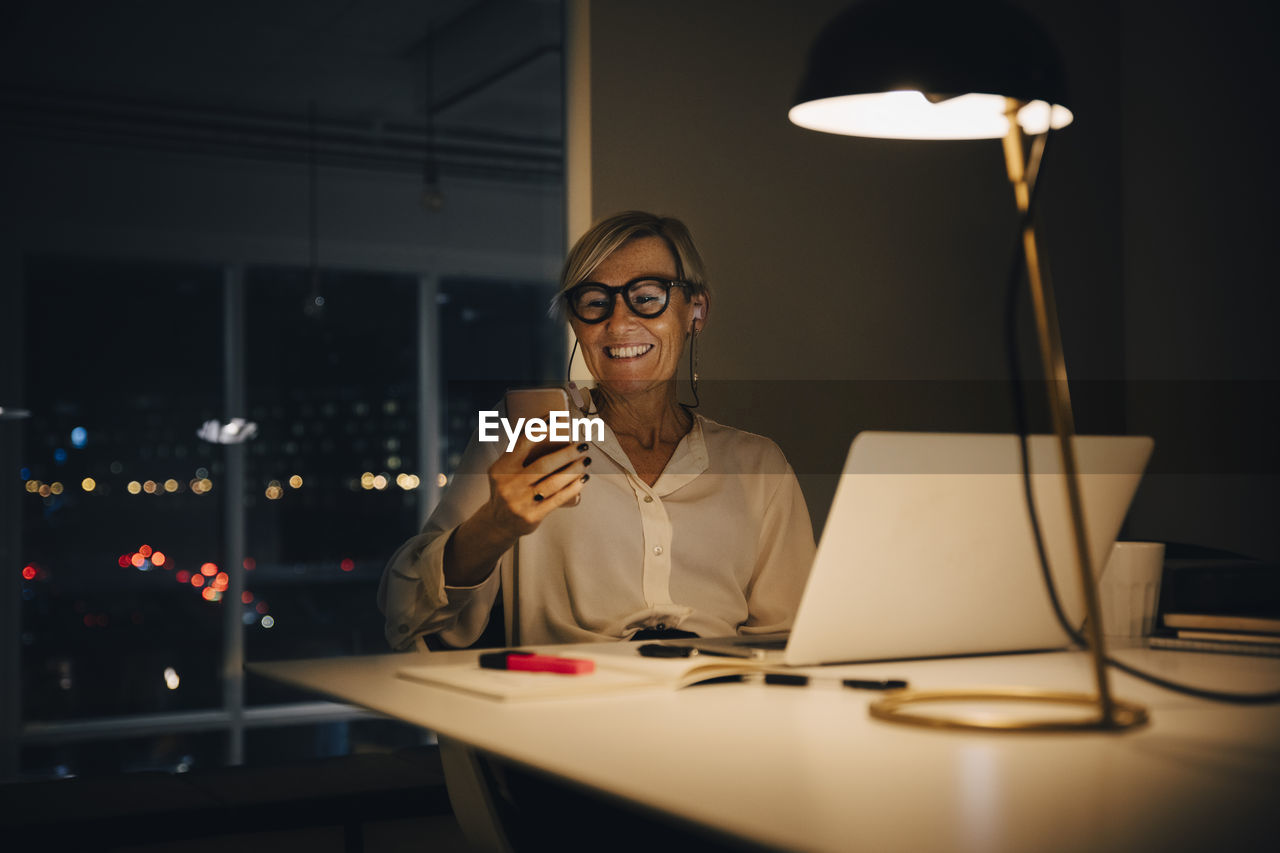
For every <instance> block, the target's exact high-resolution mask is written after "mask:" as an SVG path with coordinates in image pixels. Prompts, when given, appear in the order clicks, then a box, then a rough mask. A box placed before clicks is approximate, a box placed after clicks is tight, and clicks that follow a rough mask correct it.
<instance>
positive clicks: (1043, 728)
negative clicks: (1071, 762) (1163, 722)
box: [870, 687, 1148, 732]
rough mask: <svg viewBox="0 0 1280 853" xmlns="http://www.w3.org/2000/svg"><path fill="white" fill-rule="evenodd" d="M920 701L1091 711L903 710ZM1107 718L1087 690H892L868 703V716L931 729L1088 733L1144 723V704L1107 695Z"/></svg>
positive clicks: (1132, 726) (1130, 727)
mask: <svg viewBox="0 0 1280 853" xmlns="http://www.w3.org/2000/svg"><path fill="white" fill-rule="evenodd" d="M925 702H1041V703H1046V704H1055V705H1072V706H1077V707H1086V708H1094V709H1096V710H1097V711H1098V712H1099V713H1098V714H1097V716H1089V717H1081V718H1079V719H1070V718H1069V719H1021V718H979V717H964V716H951V715H933V714H922V713H915V712H913V711H910V710H905V709H906V707H908V706H911V705H917V704H922V703H925ZM1111 708H1112V713H1111V716H1110V718H1107V717H1106V716H1104V715H1103V714H1102V713H1101V711H1102V706H1101V703H1100V702H1099V701H1098V697H1097V696H1096V695H1094V694H1090V693H1071V692H1065V691H1060V690H1039V689H1036V688H1033V687H995V688H987V689H983V690H965V689H955V690H895V691H894V692H892V693H890V694H888V695H887V696H885V697H884V698H883V699H878V700H877V701H875V702H872V703H871V708H870V712H871V716H872V717H874V718H875V719H877V720H884V721H885V722H889V723H904V724H906V725H912V726H922V727H925V728H932V729H960V730H968V731H988V732H990V731H996V732H1089V731H1121V730H1124V729H1132V728H1138V727H1139V726H1143V725H1146V723H1147V719H1148V717H1147V709H1146V708H1145V707H1143V706H1142V705H1137V704H1134V703H1133V702H1124V701H1121V700H1119V699H1112V700H1111Z"/></svg>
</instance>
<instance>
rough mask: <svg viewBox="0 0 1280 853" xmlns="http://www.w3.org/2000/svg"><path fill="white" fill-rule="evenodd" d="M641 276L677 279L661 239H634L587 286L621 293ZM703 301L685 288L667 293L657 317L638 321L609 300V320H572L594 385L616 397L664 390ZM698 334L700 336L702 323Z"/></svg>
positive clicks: (608, 259)
mask: <svg viewBox="0 0 1280 853" xmlns="http://www.w3.org/2000/svg"><path fill="white" fill-rule="evenodd" d="M643 276H653V277H655V278H663V279H674V278H676V261H675V257H674V256H673V255H672V254H671V249H670V248H668V246H667V244H666V242H665V241H664V240H663V239H662V238H661V237H650V236H646V237H636V238H634V239H632V240H629V241H627V242H626V243H623V244H622V245H621V246H619V247H618V248H617V249H616V250H615V251H614V252H613V254H611V255H609V256H608V257H606V258H605V259H604V260H603V261H601V262H600V265H599V266H598V267H596V268H595V271H594V272H592V273H591V275H590V278H589V280H590V281H593V282H598V283H600V284H606V285H609V286H610V287H621V286H622V285H624V284H626V283H627V282H629V281H632V280H633V279H637V278H640V277H643ZM704 299H705V297H703V296H693V297H692V301H691V297H690V294H689V292H688V288H684V287H673V288H671V296H670V302H669V303H668V305H667V310H666V311H664V312H663V313H662V314H661V315H659V316H657V317H640V316H638V315H637V314H635V313H634V312H633V311H631V310H630V309H629V308H627V306H626V305H624V304H623V300H622V297H621V296H615V297H614V300H615V301H614V306H613V314H612V315H611V316H610V317H609V318H608V319H606V320H604V321H602V322H599V323H583V322H582V321H581V320H579V319H577V318H576V317H573V318H571V319H570V321H569V322H570V323H571V324H572V325H573V331H574V334H576V335H577V336H578V344H579V346H580V347H581V348H582V357H583V359H585V361H586V363H587V369H589V370H590V371H591V375H592V376H594V377H595V378H596V380H597V381H598V382H600V383H601V384H604V385H606V386H607V387H608V388H609V389H610V390H612V391H616V392H619V393H624V394H625V393H637V392H640V391H644V390H648V389H650V388H653V387H655V386H659V385H663V384H665V383H666V382H668V381H669V380H670V379H672V378H673V377H675V375H676V368H677V366H678V365H679V363H680V354H681V353H682V352H683V351H684V342H685V336H686V335H688V334H689V332H690V331H692V330H693V325H694V322H695V319H694V310H695V306H698V305H703V304H704V301H703V300H704ZM696 322H698V328H699V330H701V321H700V320H699V321H696Z"/></svg>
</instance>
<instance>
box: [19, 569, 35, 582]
mask: <svg viewBox="0 0 1280 853" xmlns="http://www.w3.org/2000/svg"><path fill="white" fill-rule="evenodd" d="M22 577H23V578H25V579H26V580H29V581H33V580H35V579H36V567H35V566H23V567H22Z"/></svg>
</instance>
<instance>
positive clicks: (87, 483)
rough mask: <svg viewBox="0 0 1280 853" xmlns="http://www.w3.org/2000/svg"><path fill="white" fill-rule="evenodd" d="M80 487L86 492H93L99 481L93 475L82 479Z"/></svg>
mask: <svg viewBox="0 0 1280 853" xmlns="http://www.w3.org/2000/svg"><path fill="white" fill-rule="evenodd" d="M80 488H82V489H84V490H85V491H86V492H92V491H93V490H94V489H96V488H98V481H97V480H95V479H93V478H92V477H85V478H84V479H83V480H81V481H80Z"/></svg>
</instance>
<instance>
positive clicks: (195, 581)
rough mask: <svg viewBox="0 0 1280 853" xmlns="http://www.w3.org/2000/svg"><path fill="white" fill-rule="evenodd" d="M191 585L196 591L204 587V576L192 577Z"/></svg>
mask: <svg viewBox="0 0 1280 853" xmlns="http://www.w3.org/2000/svg"><path fill="white" fill-rule="evenodd" d="M191 585H192V586H194V587H196V588H197V589H199V588H200V587H202V586H204V575H192V576H191Z"/></svg>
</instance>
